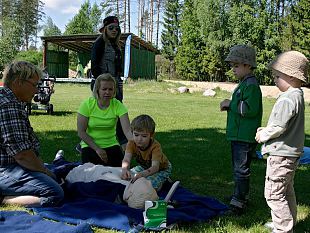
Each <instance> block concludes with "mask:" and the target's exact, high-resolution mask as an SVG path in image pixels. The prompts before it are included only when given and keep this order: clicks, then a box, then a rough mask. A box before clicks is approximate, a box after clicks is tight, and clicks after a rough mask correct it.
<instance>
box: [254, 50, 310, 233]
mask: <svg viewBox="0 0 310 233" xmlns="http://www.w3.org/2000/svg"><path fill="white" fill-rule="evenodd" d="M269 68H270V69H271V70H272V73H273V76H274V81H275V84H276V86H277V87H278V88H279V89H280V90H281V91H282V92H283V93H282V94H281V95H280V96H279V98H278V99H277V101H276V103H275V104H274V106H273V109H272V112H271V114H270V117H269V120H268V124H267V126H266V127H261V128H259V129H258V130H257V133H256V140H257V142H259V143H264V145H263V146H262V154H266V155H268V158H267V169H266V179H265V199H266V202H267V204H268V206H269V207H270V209H271V217H272V222H270V223H266V224H265V226H266V227H268V228H271V229H272V230H273V232H293V228H294V226H295V224H296V222H297V204H296V196H295V191H294V175H295V171H296V169H297V166H298V163H299V159H300V156H302V154H303V148H304V140H305V125H304V124H305V112H304V110H305V104H304V95H303V91H302V89H301V85H302V83H303V82H306V80H307V76H308V70H309V61H308V59H307V58H306V57H305V56H304V55H303V54H302V53H300V52H298V51H288V52H284V53H281V54H280V55H279V56H278V57H276V59H275V60H273V61H272V62H271V63H270V65H269Z"/></svg>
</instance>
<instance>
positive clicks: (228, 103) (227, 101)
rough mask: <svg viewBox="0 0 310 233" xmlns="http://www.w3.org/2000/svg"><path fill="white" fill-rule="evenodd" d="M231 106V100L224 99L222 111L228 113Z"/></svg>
mask: <svg viewBox="0 0 310 233" xmlns="http://www.w3.org/2000/svg"><path fill="white" fill-rule="evenodd" d="M229 105H230V100H229V99H224V100H223V101H222V102H221V103H220V110H221V111H227V110H228V109H229Z"/></svg>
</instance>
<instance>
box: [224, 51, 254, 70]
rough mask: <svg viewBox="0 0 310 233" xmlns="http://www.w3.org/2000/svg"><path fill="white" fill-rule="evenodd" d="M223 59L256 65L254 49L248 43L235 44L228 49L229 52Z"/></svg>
mask: <svg viewBox="0 0 310 233" xmlns="http://www.w3.org/2000/svg"><path fill="white" fill-rule="evenodd" d="M225 61H226V62H234V63H240V64H248V65H250V66H252V67H253V68H255V67H256V55H255V49H254V48H253V47H251V46H248V45H235V46H233V47H232V48H231V49H230V51H229V54H228V56H227V57H226V59H225Z"/></svg>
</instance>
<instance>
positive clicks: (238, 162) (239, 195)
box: [230, 141, 257, 208]
mask: <svg viewBox="0 0 310 233" xmlns="http://www.w3.org/2000/svg"><path fill="white" fill-rule="evenodd" d="M256 145H257V143H248V142H239V141H232V142H231V152H232V166H233V176H234V182H235V187H234V194H233V197H232V199H231V202H230V204H231V205H234V206H237V207H239V208H244V207H245V205H246V203H247V201H248V199H249V189H250V174H251V172H250V164H251V160H252V157H253V153H255V149H256Z"/></svg>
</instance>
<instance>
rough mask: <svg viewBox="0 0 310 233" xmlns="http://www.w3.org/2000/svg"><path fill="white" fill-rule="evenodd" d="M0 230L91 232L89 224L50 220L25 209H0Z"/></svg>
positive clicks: (53, 232) (11, 231)
mask: <svg viewBox="0 0 310 233" xmlns="http://www.w3.org/2000/svg"><path fill="white" fill-rule="evenodd" d="M0 232H5V233H34V232H36V233H43V232H44V233H55V232H57V233H91V232H93V231H92V229H91V227H90V225H89V224H87V223H81V224H79V225H77V226H73V225H68V224H65V223H63V222H52V221H49V220H45V219H43V218H42V217H41V216H39V215H31V214H29V213H28V212H26V211H0Z"/></svg>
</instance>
